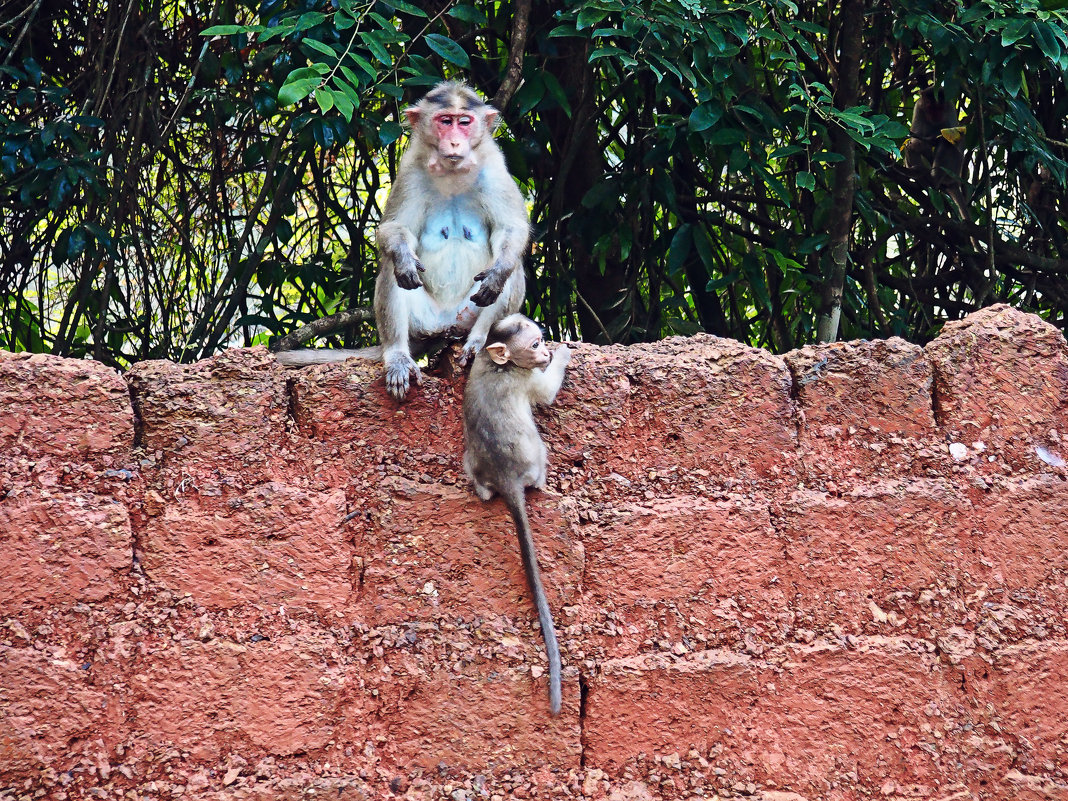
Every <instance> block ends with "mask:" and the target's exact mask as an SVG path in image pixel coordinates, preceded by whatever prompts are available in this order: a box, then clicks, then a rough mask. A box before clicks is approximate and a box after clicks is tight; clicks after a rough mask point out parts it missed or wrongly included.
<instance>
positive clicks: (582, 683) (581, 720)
mask: <svg viewBox="0 0 1068 801" xmlns="http://www.w3.org/2000/svg"><path fill="white" fill-rule="evenodd" d="M589 695H590V683H589V679H587V678H586V674H585V673H583V672H582V671H581V670H580V671H579V715H578V724H579V769H580V770H584V769H585V768H586V749H587V745H588V743H587V742H586V714H587V704H588V702H589Z"/></svg>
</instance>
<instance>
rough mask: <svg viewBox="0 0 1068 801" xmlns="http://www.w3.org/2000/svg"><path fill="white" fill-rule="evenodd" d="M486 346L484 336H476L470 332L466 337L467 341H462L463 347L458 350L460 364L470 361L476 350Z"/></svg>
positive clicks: (476, 353) (475, 354) (463, 364)
mask: <svg viewBox="0 0 1068 801" xmlns="http://www.w3.org/2000/svg"><path fill="white" fill-rule="evenodd" d="M484 347H486V337H485V335H483V336H477V335H476V334H474V333H472V334H470V335H469V336H468V337H467V341H466V342H465V343H464V349H463V350H462V351H460V366H461V367H464V366H466V365H467V363H468V362H470V361H471V360H472V359H474V358H475V356H477V355H478V352H479V351H480V350H482V349H483V348H484Z"/></svg>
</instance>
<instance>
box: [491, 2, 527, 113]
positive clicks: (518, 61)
mask: <svg viewBox="0 0 1068 801" xmlns="http://www.w3.org/2000/svg"><path fill="white" fill-rule="evenodd" d="M529 31H530V0H516V4H515V15H514V17H513V18H512V42H511V44H510V45H509V48H508V70H507V71H506V72H505V74H504V80H503V81H501V86H500V88H499V89H498V90H497V94H495V95H494V96H493V105H494V106H495V107H496V108H498V109H503V108H504V107H505V106H507V105H508V101H510V100H511V99H512V96H513V95H514V94H515V93H516V90H517V89H518V88H519V81H520V80H521V79H522V77H523V53H524V52H526V49H527V33H528V32H529Z"/></svg>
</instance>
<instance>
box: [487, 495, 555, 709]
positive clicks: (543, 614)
mask: <svg viewBox="0 0 1068 801" xmlns="http://www.w3.org/2000/svg"><path fill="white" fill-rule="evenodd" d="M501 497H502V498H504V502H505V504H506V505H507V506H508V511H509V512H511V513H512V519H513V520H514V521H515V527H516V531H517V532H518V534H519V552H520V554H521V555H522V557H523V569H524V570H525V571H526V573H527V583H528V584H530V591H531V593H533V595H534V605H535V606H537V608H538V620H539V621H540V622H541V636H542V639H544V640H545V653H546V655H547V656H548V657H549V709H550V711H551V712H552V713H553V715H559V714H560V646H559V645H557V643H556V629H555V628H554V627H553V613H552V610H550V609H549V601H548V600H547V599H546V597H545V588H544V587H543V586H542V584H541V573H540V572H539V570H538V555H537V553H536V552H535V550H534V536H533V534H532V533H531V531H530V521H529V520H528V519H527V503H526V495H525V493H524V490H523V487H520V486H515V487H512V488H511V489H509V490H507V491H506V492H503V493H501Z"/></svg>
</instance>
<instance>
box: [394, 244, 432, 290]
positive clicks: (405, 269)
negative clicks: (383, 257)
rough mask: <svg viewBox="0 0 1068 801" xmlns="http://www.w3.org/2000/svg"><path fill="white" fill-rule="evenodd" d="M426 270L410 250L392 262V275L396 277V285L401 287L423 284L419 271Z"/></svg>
mask: <svg viewBox="0 0 1068 801" xmlns="http://www.w3.org/2000/svg"><path fill="white" fill-rule="evenodd" d="M423 272H426V268H425V267H424V266H423V265H422V264H421V263H420V261H419V259H417V258H416V257H415V254H414V253H411V252H410V251H409V252H408V253H406V254H404V255H403V256H402V257H400V258H397V259H395V260H394V262H393V275H394V276H396V278H397V286H399V287H400V288H401V289H415V288H416V287H420V286H422V285H423V279H421V278H420V277H419V273H423Z"/></svg>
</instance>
